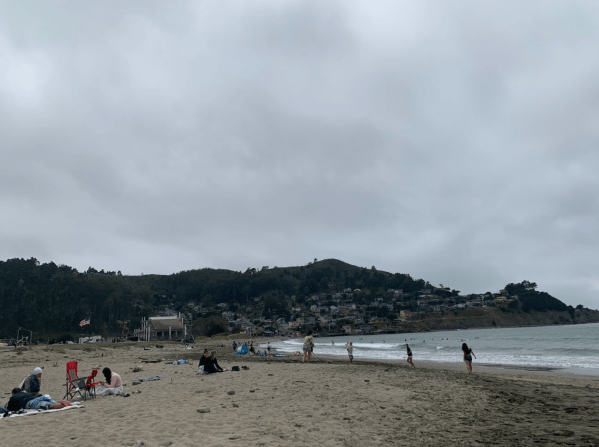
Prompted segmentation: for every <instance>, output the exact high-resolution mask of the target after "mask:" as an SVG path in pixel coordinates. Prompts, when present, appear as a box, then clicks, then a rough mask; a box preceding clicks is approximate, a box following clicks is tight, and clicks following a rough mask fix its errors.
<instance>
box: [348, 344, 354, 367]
mask: <svg viewBox="0 0 599 447" xmlns="http://www.w3.org/2000/svg"><path fill="white" fill-rule="evenodd" d="M347 355H349V363H352V362H353V361H354V342H353V341H350V342H349V344H348V345H347Z"/></svg>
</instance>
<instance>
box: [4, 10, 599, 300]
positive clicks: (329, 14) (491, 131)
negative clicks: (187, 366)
mask: <svg viewBox="0 0 599 447" xmlns="http://www.w3.org/2000/svg"><path fill="white" fill-rule="evenodd" d="M598 20H599V7H598V6H596V5H594V4H592V3H588V2H570V3H568V4H567V5H566V4H565V3H563V2H546V1H543V2H528V3H526V4H525V5H523V4H521V3H517V2H503V3H501V4H494V5H489V4H485V5H481V4H478V3H475V2H459V3H448V4H443V5H441V4H438V3H427V2H404V3H401V4H398V3H396V2H375V3H373V2H350V3H348V2H343V1H338V2H327V3H326V4H323V3H322V2H315V1H307V2H306V1H302V2H299V1H297V2H284V3H281V2H278V1H264V2H260V3H259V4H257V3H252V4H251V5H250V4H247V3H243V2H230V3H226V4H222V3H214V2H183V1H182V2H177V3H176V6H173V4H168V5H167V4H165V3H163V2H147V1H143V2H126V3H122V2H102V3H82V2H53V3H48V2H19V3H14V2H4V3H0V135H2V137H1V139H0V151H1V155H2V163H1V164H0V207H1V209H2V210H3V217H4V219H2V220H1V221H0V258H3V259H6V258H12V257H30V256H34V257H37V258H38V259H40V260H41V261H44V262H46V261H50V260H52V261H54V262H57V263H65V264H69V265H73V266H75V267H77V268H79V269H86V268H87V267H88V266H89V265H92V266H94V267H96V268H104V269H110V270H122V271H123V272H124V273H130V274H138V273H140V272H142V271H143V272H145V273H163V274H168V273H172V272H176V271H179V270H184V269H192V268H201V267H206V266H209V267H219V268H229V269H234V270H244V269H245V268H247V267H248V266H253V267H261V266H262V265H270V266H274V265H279V266H284V265H298V264H304V263H306V262H308V261H310V260H312V259H313V258H315V257H316V258H318V259H324V258H329V257H335V258H339V259H342V260H344V261H346V262H350V263H353V264H357V265H361V266H366V267H370V266H371V265H375V266H376V267H377V268H379V269H382V270H388V271H392V272H396V271H400V272H404V273H410V274H412V275H413V276H415V277H423V278H425V279H427V280H429V281H431V282H432V283H435V284H437V283H443V284H444V285H450V286H451V287H453V288H456V289H458V290H461V291H463V292H485V291H487V290H492V291H493V290H497V289H500V288H501V287H503V286H504V285H505V284H506V283H507V282H515V281H521V280H523V279H528V280H531V281H536V282H537V283H538V284H539V287H540V288H541V289H542V290H546V291H548V292H550V293H553V294H555V295H556V296H557V297H558V298H560V299H562V300H564V301H565V302H567V303H568V304H574V305H576V304H578V303H582V304H585V305H587V306H590V307H594V308H597V307H599V298H598V293H599V276H598V275H597V273H596V272H597V271H599V262H598V261H597V257H596V256H595V253H596V249H597V246H598V244H599V237H598V231H597V230H596V227H597V221H598V218H599V206H598V199H597V191H598V190H599V184H598V181H597V180H596V178H597V176H596V174H595V173H596V171H597V168H598V167H599V153H598V152H597V150H596V148H597V143H598V142H599V130H598V129H599V115H598V114H597V110H598V108H597V106H598V103H599V86H598V84H597V82H596V79H597V78H598V77H599V60H597V58H596V55H595V53H596V42H597V40H598V37H599V36H598V34H599V31H597V30H599V27H597V22H598Z"/></svg>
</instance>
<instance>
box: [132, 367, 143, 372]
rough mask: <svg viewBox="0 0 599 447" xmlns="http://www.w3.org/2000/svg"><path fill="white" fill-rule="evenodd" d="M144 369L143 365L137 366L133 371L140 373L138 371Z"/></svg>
mask: <svg viewBox="0 0 599 447" xmlns="http://www.w3.org/2000/svg"><path fill="white" fill-rule="evenodd" d="M143 370H144V369H143V368H142V367H141V366H136V367H135V368H133V372H134V373H138V372H141V371H143Z"/></svg>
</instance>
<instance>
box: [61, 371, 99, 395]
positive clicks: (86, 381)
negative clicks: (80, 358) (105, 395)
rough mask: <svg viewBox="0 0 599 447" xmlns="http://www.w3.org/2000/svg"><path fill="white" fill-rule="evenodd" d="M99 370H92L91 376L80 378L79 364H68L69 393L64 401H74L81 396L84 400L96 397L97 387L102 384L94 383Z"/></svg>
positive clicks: (67, 384)
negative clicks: (73, 399)
mask: <svg viewBox="0 0 599 447" xmlns="http://www.w3.org/2000/svg"><path fill="white" fill-rule="evenodd" d="M97 375H98V370H97V369H94V370H92V373H91V375H89V376H84V377H79V374H78V372H77V362H67V381H66V387H67V392H66V394H65V395H64V397H63V399H72V398H73V397H75V396H76V395H79V396H80V397H81V399H82V400H87V399H90V398H94V397H96V385H99V383H100V382H94V380H95V378H96V376H97Z"/></svg>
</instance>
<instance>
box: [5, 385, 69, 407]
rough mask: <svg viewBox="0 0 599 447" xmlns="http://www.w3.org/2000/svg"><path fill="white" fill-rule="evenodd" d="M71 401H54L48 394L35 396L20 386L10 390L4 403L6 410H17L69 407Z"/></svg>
mask: <svg viewBox="0 0 599 447" xmlns="http://www.w3.org/2000/svg"><path fill="white" fill-rule="evenodd" d="M70 406H71V403H70V402H69V401H66V400H61V401H60V402H56V401H55V400H53V399H52V398H51V397H50V396H35V395H33V394H31V393H28V392H27V391H23V390H21V388H15V389H13V390H12V396H11V398H10V399H9V400H8V402H7V404H6V409H7V410H8V411H19V410H29V409H32V410H59V409H61V408H64V407H70Z"/></svg>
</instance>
